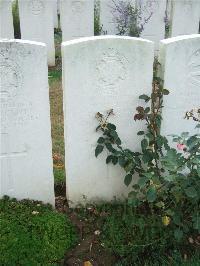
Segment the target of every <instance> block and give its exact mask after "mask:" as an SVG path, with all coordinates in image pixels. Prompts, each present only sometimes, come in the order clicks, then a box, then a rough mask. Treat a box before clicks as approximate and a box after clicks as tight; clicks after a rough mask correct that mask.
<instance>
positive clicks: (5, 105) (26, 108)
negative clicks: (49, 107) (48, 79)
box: [1, 99, 38, 127]
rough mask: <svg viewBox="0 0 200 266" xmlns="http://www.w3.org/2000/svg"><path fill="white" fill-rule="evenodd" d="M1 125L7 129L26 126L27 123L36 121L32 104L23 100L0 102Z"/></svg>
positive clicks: (36, 117)
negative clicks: (9, 126)
mask: <svg viewBox="0 0 200 266" xmlns="http://www.w3.org/2000/svg"><path fill="white" fill-rule="evenodd" d="M1 110H2V117H1V125H2V126H5V127H7V126H8V124H9V125H13V126H26V125H28V123H29V122H31V121H34V120H36V119H38V116H37V114H35V113H34V112H33V106H32V103H31V102H29V101H28V100H26V99H24V101H22V100H17V101H13V100H10V101H4V102H1Z"/></svg>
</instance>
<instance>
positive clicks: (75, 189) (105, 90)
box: [62, 36, 154, 206]
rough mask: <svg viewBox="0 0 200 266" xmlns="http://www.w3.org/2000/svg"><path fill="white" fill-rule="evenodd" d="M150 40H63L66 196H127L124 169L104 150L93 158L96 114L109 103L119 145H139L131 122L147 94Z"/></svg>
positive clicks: (83, 198)
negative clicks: (108, 161) (112, 162)
mask: <svg viewBox="0 0 200 266" xmlns="http://www.w3.org/2000/svg"><path fill="white" fill-rule="evenodd" d="M153 50H154V47H153V43H152V42H151V41H147V40H143V39H138V38H131V37H118V36H101V37H93V38H83V39H79V40H74V41H69V42H65V43H63V44H62V57H63V90H64V115H65V120H64V121H65V152H66V154H65V156H66V176H67V180H66V182H67V185H66V187H67V196H68V199H69V200H70V204H71V206H74V205H77V204H78V203H79V202H81V203H85V202H98V201H101V200H106V201H107V200H108V201H109V200H112V199H113V198H114V197H116V198H120V199H122V198H123V197H125V196H126V195H127V188H126V187H125V185H124V181H123V178H124V174H125V173H124V172H123V171H122V169H121V168H120V167H118V166H117V167H116V166H115V167H114V166H112V165H106V163H105V159H106V154H107V152H105V151H104V152H103V154H101V155H100V156H99V158H95V153H94V152H95V147H96V143H97V139H98V137H99V136H100V133H97V132H96V131H95V129H96V127H97V126H98V121H97V120H96V118H95V114H96V113H97V112H100V113H102V114H105V113H106V111H108V110H109V109H111V108H113V111H114V113H115V115H114V116H111V117H110V122H111V123H114V124H116V126H117V130H118V132H119V136H120V137H121V139H122V141H123V145H125V146H126V147H128V148H131V149H133V150H135V151H138V150H140V139H141V137H138V136H137V132H138V131H139V130H142V129H143V128H145V126H144V123H142V122H139V123H138V122H134V118H133V117H134V113H135V108H136V107H137V106H138V105H140V104H142V101H141V100H139V99H138V97H139V95H141V94H143V93H146V94H150V93H151V83H152V72H153V68H152V66H153V56H154V54H153Z"/></svg>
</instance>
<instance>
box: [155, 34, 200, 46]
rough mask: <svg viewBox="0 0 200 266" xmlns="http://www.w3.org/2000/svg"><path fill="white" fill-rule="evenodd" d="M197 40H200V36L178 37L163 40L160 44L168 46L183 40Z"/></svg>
mask: <svg viewBox="0 0 200 266" xmlns="http://www.w3.org/2000/svg"><path fill="white" fill-rule="evenodd" d="M195 38H200V34H189V35H180V36H177V37H173V38H168V39H165V40H161V41H160V42H161V43H163V44H168V43H173V42H177V41H183V40H189V39H195Z"/></svg>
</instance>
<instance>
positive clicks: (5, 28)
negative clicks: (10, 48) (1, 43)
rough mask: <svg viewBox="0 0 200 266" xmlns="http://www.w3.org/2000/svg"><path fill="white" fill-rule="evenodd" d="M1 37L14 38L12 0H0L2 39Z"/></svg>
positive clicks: (0, 33)
mask: <svg viewBox="0 0 200 266" xmlns="http://www.w3.org/2000/svg"><path fill="white" fill-rule="evenodd" d="M1 38H3V39H4V38H7V39H13V38H14V28H13V17H12V1H11V0H0V39H1Z"/></svg>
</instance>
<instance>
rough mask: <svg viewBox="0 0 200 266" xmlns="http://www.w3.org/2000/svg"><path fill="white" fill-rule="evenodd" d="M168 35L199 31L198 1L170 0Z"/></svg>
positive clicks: (199, 9)
mask: <svg viewBox="0 0 200 266" xmlns="http://www.w3.org/2000/svg"><path fill="white" fill-rule="evenodd" d="M171 5H172V6H171V12H172V14H171V26H170V32H171V34H170V36H172V37H175V36H178V35H186V34H196V33H198V32H199V21H200V1H199V0H171Z"/></svg>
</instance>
